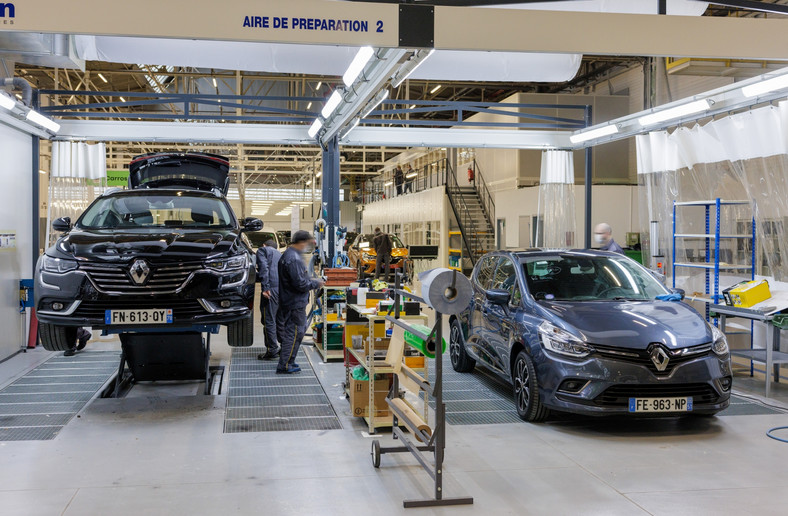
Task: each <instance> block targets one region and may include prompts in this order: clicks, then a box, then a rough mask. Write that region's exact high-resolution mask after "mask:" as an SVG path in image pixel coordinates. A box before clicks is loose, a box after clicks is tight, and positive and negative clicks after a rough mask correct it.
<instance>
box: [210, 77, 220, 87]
mask: <svg viewBox="0 0 788 516" xmlns="http://www.w3.org/2000/svg"><path fill="white" fill-rule="evenodd" d="M211 80H212V81H213V87H214V88H218V87H219V85H218V84H216V77H211Z"/></svg>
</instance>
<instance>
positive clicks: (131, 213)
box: [76, 191, 234, 229]
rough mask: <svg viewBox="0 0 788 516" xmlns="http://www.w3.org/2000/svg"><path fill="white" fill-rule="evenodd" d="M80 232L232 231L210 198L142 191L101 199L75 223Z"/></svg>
mask: <svg viewBox="0 0 788 516" xmlns="http://www.w3.org/2000/svg"><path fill="white" fill-rule="evenodd" d="M76 225H77V227H78V228H82V229H111V228H157V227H166V228H232V227H234V218H233V216H232V212H231V211H230V208H229V206H227V203H226V202H224V201H223V200H222V199H220V198H218V197H215V196H213V195H210V194H204V195H203V194H199V193H194V192H188V191H177V192H176V191H167V192H164V191H159V192H156V191H145V192H141V193H138V192H130V193H127V194H120V195H112V196H108V197H101V198H99V199H97V200H96V202H94V203H93V204H92V205H91V206H90V207H89V208H88V209H87V210H86V211H85V213H83V214H82V216H81V217H80V218H79V220H78V221H77V224H76Z"/></svg>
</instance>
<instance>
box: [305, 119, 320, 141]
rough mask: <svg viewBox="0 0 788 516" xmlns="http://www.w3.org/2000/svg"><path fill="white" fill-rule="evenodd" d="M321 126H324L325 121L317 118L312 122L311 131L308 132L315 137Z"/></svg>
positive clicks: (311, 136)
mask: <svg viewBox="0 0 788 516" xmlns="http://www.w3.org/2000/svg"><path fill="white" fill-rule="evenodd" d="M321 127H323V121H322V120H320V119H319V118H315V121H314V122H312V125H311V126H310V127H309V131H307V134H308V135H309V137H310V138H314V137H315V135H316V134H317V132H318V131H319V130H320V128H321Z"/></svg>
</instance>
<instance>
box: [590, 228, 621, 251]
mask: <svg viewBox="0 0 788 516" xmlns="http://www.w3.org/2000/svg"><path fill="white" fill-rule="evenodd" d="M594 240H596V243H597V244H600V245H601V247H600V249H601V250H602V251H611V252H614V253H619V254H624V250H623V249H621V246H620V245H618V244H617V243H616V241H615V240H613V228H611V227H610V224H606V223H604V222H603V223H601V224H597V226H596V227H595V228H594Z"/></svg>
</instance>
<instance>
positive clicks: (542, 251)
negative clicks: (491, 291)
mask: <svg viewBox="0 0 788 516" xmlns="http://www.w3.org/2000/svg"><path fill="white" fill-rule="evenodd" d="M488 254H489V255H493V256H513V257H515V258H517V259H525V258H531V257H536V256H555V255H556V254H561V255H568V256H576V257H578V258H580V257H583V256H585V257H588V256H600V257H601V256H623V255H621V254H619V253H614V252H611V251H602V250H600V249H568V248H547V247H532V248H528V249H506V250H501V251H493V252H491V253H488Z"/></svg>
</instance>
